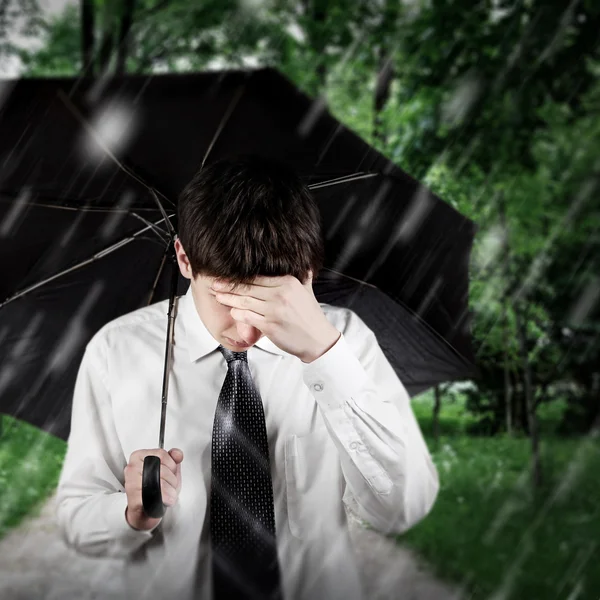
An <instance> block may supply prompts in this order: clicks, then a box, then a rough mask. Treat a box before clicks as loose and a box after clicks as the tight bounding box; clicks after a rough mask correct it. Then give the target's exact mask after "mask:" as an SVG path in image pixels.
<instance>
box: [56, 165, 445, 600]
mask: <svg viewBox="0 0 600 600" xmlns="http://www.w3.org/2000/svg"><path fill="white" fill-rule="evenodd" d="M178 221H179V223H178V232H179V236H178V239H177V240H176V242H175V250H176V253H177V260H178V264H179V269H180V271H181V273H182V275H183V276H184V277H186V278H187V279H189V280H190V287H189V289H188V291H187V293H186V294H185V295H184V296H182V297H180V298H179V299H178V306H177V316H176V320H175V333H174V340H175V342H174V355H173V367H172V372H171V377H170V384H169V401H168V408H167V418H166V430H165V447H166V448H171V450H170V451H169V452H167V451H166V450H161V449H158V448H156V447H155V446H156V440H157V435H158V427H159V422H160V411H161V404H160V401H159V398H160V396H161V386H162V374H163V361H164V348H165V341H166V339H165V336H166V313H167V306H168V300H165V301H162V302H158V303H155V304H152V305H150V306H148V307H144V308H141V309H139V310H136V311H134V312H131V313H129V314H127V315H124V316H122V317H120V318H118V319H115V320H113V321H112V322H110V323H108V324H107V325H105V326H104V327H103V328H102V329H101V330H100V331H98V332H97V333H96V334H95V335H94V337H93V339H92V340H91V341H90V342H89V344H88V345H87V347H86V351H85V354H84V357H83V360H82V363H81V366H80V369H79V373H78V377H77V382H76V386H75V392H74V398H73V413H72V424H71V433H70V436H69V441H68V451H67V455H66V457H65V461H64V466H63V470H62V473H61V477H60V482H59V487H58V508H57V519H58V523H59V525H60V528H61V531H62V532H63V536H64V539H65V541H66V543H67V544H68V545H69V546H71V547H73V548H76V549H77V550H78V551H80V552H83V553H85V554H88V555H92V556H105V557H121V558H123V574H124V576H125V584H126V586H127V595H126V597H127V598H152V599H153V600H161V599H163V598H169V599H178V600H179V599H184V600H187V599H190V600H191V598H202V599H206V600H208V599H210V598H213V597H214V598H222V597H226V598H257V599H258V598H285V599H286V600H308V599H310V600H318V599H321V598H322V599H327V600H336V599H338V598H343V599H344V600H359V599H361V598H363V597H364V595H363V592H362V591H361V586H360V578H359V575H358V568H359V565H357V563H356V559H355V557H354V555H353V551H352V546H351V542H350V538H349V535H348V520H347V513H346V510H351V511H354V512H355V513H356V514H357V515H358V516H359V517H360V518H361V519H363V520H364V521H366V522H367V523H369V524H370V525H372V526H373V527H375V528H376V529H378V530H380V531H382V532H384V533H401V532H403V531H406V530H407V529H408V528H410V527H411V526H413V525H414V524H415V523H417V522H418V521H420V520H421V519H422V518H423V517H424V516H425V515H426V514H427V513H428V512H429V511H430V509H431V507H432V505H433V503H434V501H435V498H436V495H437V492H438V487H439V483H438V474H437V471H436V469H435V466H434V465H433V463H432V460H431V457H430V454H429V452H428V450H427V447H426V445H425V442H424V440H423V436H422V434H421V432H420V430H419V427H418V424H417V422H416V419H415V416H414V414H413V412H412V409H411V406H410V400H409V397H408V394H407V392H406V390H405V388H404V386H403V385H402V382H401V381H400V380H399V379H398V378H397V376H396V374H395V372H394V371H393V369H392V367H391V366H390V364H389V362H388V361H387V359H386V358H385V356H384V354H383V352H382V350H381V348H380V347H379V345H378V343H377V339H376V337H375V335H374V334H373V332H372V331H371V330H370V329H369V328H368V327H367V326H366V325H365V323H364V322H363V321H362V320H361V319H360V318H359V317H358V316H357V315H356V314H355V313H354V312H353V311H351V310H349V309H346V308H341V307H335V306H331V305H327V304H323V303H319V302H317V300H316V298H315V296H314V294H313V290H312V285H311V282H312V278H313V275H316V274H318V272H319V271H320V269H321V268H322V265H323V255H324V246H323V239H322V234H321V229H320V213H319V210H318V207H317V206H316V204H315V201H314V199H313V197H312V195H311V193H310V191H309V190H308V188H307V187H306V186H305V185H304V184H303V183H302V181H301V179H300V178H299V177H298V176H297V175H296V174H295V173H294V172H293V171H292V170H291V169H289V168H288V167H287V166H285V165H284V164H281V163H278V162H275V161H272V160H267V159H261V158H258V157H249V156H241V157H237V158H231V159H223V160H220V161H217V162H215V163H213V164H210V165H206V166H204V167H203V168H202V169H201V170H200V171H199V172H198V173H197V174H196V176H195V177H194V178H193V180H192V181H191V182H190V183H189V184H188V186H187V187H186V189H185V190H184V191H183V192H182V194H181V197H180V198H179V203H178ZM149 454H154V455H157V456H160V457H161V493H162V498H163V502H164V504H165V505H166V506H167V509H166V512H165V514H164V516H163V517H162V518H158V519H153V518H150V517H148V516H147V515H146V514H145V513H144V511H143V506H142V499H141V479H142V469H143V460H144V457H145V456H147V455H149Z"/></svg>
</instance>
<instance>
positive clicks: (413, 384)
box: [0, 69, 477, 439]
mask: <svg viewBox="0 0 600 600" xmlns="http://www.w3.org/2000/svg"><path fill="white" fill-rule="evenodd" d="M0 102H2V105H1V106H0V131H2V136H1V137H0V164H1V165H2V170H1V172H0V261H1V263H0V264H2V274H3V277H2V278H1V279H0V412H4V413H6V414H11V415H14V416H17V417H18V418H21V419H24V420H26V421H28V422H30V423H33V424H34V425H36V426H38V427H40V428H42V429H44V430H46V431H48V432H51V433H53V434H55V435H58V436H59V437H61V438H63V439H66V438H67V436H68V433H69V429H70V414H71V400H72V394H73V387H74V383H75V378H76V375H77V370H78V368H79V363H80V361H81V357H82V355H83V351H84V348H85V345H86V344H87V342H88V341H89V340H90V338H91V337H92V336H93V335H94V333H95V332H96V331H98V329H100V327H102V326H103V325H104V324H105V323H107V322H108V321H110V320H111V319H114V318H116V317H118V316H120V315H122V314H125V313H127V312H130V311H132V310H135V309H137V308H140V307H142V306H144V305H146V304H148V303H150V302H158V301H160V300H164V299H166V298H167V297H168V296H169V281H170V273H169V270H170V268H171V267H170V264H169V263H168V261H167V260H166V250H167V246H168V244H169V240H170V239H171V235H172V232H173V227H174V228H176V222H175V218H176V200H177V196H178V194H179V193H180V191H181V190H182V189H183V187H184V186H185V185H186V184H187V182H188V181H189V180H190V179H191V178H192V176H193V175H194V173H195V172H196V171H197V169H198V168H199V167H200V165H202V164H203V163H204V162H205V161H209V162H210V161H212V160H214V159H216V158H219V157H221V156H223V155H228V154H235V153H257V154H260V155H263V156H270V157H275V158H278V159H279V160H283V161H285V162H288V163H289V164H290V165H291V166H293V167H294V168H295V169H296V171H297V172H298V173H299V174H300V175H301V176H302V177H303V178H304V179H305V181H306V182H307V184H308V185H309V186H310V187H311V189H312V192H313V194H314V196H315V198H316V200H317V203H318V205H319V207H320V209H321V214H322V217H323V233H324V236H325V250H326V262H325V268H324V269H323V271H322V272H321V274H320V275H319V277H317V279H315V280H314V282H313V283H314V290H315V295H316V297H317V299H318V300H319V301H320V302H325V303H329V304H334V305H338V306H346V307H348V308H351V309H352V310H354V311H355V312H356V313H357V314H358V315H359V316H360V317H361V318H362V319H363V320H364V321H365V323H366V324H367V325H368V326H369V327H370V328H371V329H373V331H374V332H375V333H376V335H377V338H378V341H379V343H380V345H381V347H382V349H383V351H384V353H385V354H386V356H387V358H388V360H389V361H390V363H391V364H392V366H393V367H394V368H395V370H396V372H397V373H398V376H399V377H400V379H401V380H402V382H403V383H404V385H405V386H406V387H407V389H408V391H409V393H410V394H411V396H412V395H415V394H418V393H420V392H422V391H424V390H426V389H428V388H430V387H432V386H434V385H436V384H437V383H441V382H444V381H454V380H459V379H466V378H470V377H473V376H476V375H477V369H476V368H475V366H474V364H473V363H474V360H473V355H472V352H471V344H470V315H469V310H468V289H469V276H468V269H469V259H470V251H471V246H472V242H473V237H474V233H475V231H476V226H475V224H474V223H473V222H472V221H470V220H469V219H467V218H466V217H464V216H463V215H461V214H460V213H458V212H457V211H456V210H455V209H453V208H452V207H451V206H450V205H448V204H446V203H445V202H443V201H442V200H441V199H439V198H438V197H436V196H435V195H433V194H432V193H431V192H430V191H428V190H427V189H426V188H425V187H423V186H422V185H421V184H420V183H419V182H417V181H415V180H414V179H412V178H411V177H409V176H408V175H407V174H406V173H404V172H403V171H402V170H401V169H399V168H398V167H397V166H395V165H394V164H393V163H391V162H390V161H388V160H387V159H386V158H385V157H384V156H382V155H381V154H379V153H378V152H376V151H375V150H374V149H373V148H371V147H370V146H369V145H368V144H367V143H365V142H364V141H363V140H362V139H360V138H359V137H358V136H357V135H356V134H354V133H353V132H352V131H350V130H349V129H347V128H346V127H344V126H343V125H342V124H340V123H339V122H338V121H336V120H335V119H334V118H333V117H332V116H331V115H330V114H329V113H328V112H327V110H325V109H324V108H323V106H322V105H321V104H320V103H319V102H318V101H314V100H312V99H310V98H309V97H307V96H305V95H304V94H302V93H301V92H300V91H299V90H298V89H297V88H295V86H294V85H293V84H292V83H291V82H290V81H289V80H287V79H286V78H285V77H284V76H282V75H281V74H280V73H278V72H277V71H275V70H273V69H259V70H250V71H246V70H244V71H228V72H208V73H199V74H190V75H188V74H186V75H156V76H153V77H146V76H139V77H136V76H127V77H120V78H111V79H107V80H100V81H87V80H82V79H64V78H61V79H24V80H19V81H5V82H0ZM188 283H189V282H188V281H187V280H185V279H184V278H183V277H180V281H179V285H178V294H182V293H184V292H185V290H186V288H187V285H188ZM166 329H167V315H166V312H165V331H166ZM156 401H157V402H160V398H157V399H156Z"/></svg>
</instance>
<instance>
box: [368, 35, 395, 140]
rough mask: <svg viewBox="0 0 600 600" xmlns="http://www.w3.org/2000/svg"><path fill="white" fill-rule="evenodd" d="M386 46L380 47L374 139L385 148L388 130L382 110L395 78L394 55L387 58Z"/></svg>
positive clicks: (374, 112)
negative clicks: (386, 129)
mask: <svg viewBox="0 0 600 600" xmlns="http://www.w3.org/2000/svg"><path fill="white" fill-rule="evenodd" d="M385 51H386V48H384V47H380V48H379V56H378V59H379V70H378V73H377V82H376V84H375V102H374V111H373V140H377V141H378V142H379V146H380V147H381V148H384V147H385V145H386V143H387V132H386V131H385V128H384V126H383V122H382V114H381V113H382V111H383V108H384V106H385V105H386V103H387V101H388V99H389V97H390V89H391V87H392V80H393V78H394V64H393V57H392V56H388V57H387V58H385Z"/></svg>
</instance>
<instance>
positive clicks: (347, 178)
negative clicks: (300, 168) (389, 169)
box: [308, 172, 381, 190]
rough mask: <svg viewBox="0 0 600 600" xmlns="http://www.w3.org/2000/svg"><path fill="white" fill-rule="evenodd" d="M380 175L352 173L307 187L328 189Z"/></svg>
mask: <svg viewBox="0 0 600 600" xmlns="http://www.w3.org/2000/svg"><path fill="white" fill-rule="evenodd" d="M378 175H381V173H362V172H359V173H353V174H352V175H345V176H343V177H338V178H337V179H329V180H327V181H320V182H319V183H312V184H310V185H309V186H308V188H309V189H311V190H315V189H318V188H322V187H329V186H330V185H338V184H340V183H347V182H349V181H357V180H359V179H367V178H369V177H377V176H378Z"/></svg>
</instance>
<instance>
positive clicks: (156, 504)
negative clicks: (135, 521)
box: [142, 455, 166, 519]
mask: <svg viewBox="0 0 600 600" xmlns="http://www.w3.org/2000/svg"><path fill="white" fill-rule="evenodd" d="M142 504H143V505H144V512H145V513H146V515H147V516H149V517H152V518H154V519H158V518H159V517H162V516H163V515H164V514H165V509H166V506H165V505H164V504H163V501H162V494H161V491H160V457H159V456H154V455H149V456H146V457H145V458H144V469H143V471H142Z"/></svg>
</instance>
